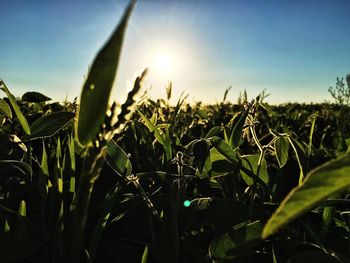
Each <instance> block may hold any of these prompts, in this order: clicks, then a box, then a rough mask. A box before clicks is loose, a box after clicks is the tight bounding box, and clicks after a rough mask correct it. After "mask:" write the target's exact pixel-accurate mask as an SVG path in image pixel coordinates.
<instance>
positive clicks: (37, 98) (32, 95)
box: [22, 91, 51, 102]
mask: <svg viewBox="0 0 350 263" xmlns="http://www.w3.org/2000/svg"><path fill="white" fill-rule="evenodd" d="M22 100H23V101H28V102H44V101H49V100H51V98H49V97H47V96H45V95H43V94H41V93H39V92H35V91H30V92H26V93H24V94H23V96H22Z"/></svg>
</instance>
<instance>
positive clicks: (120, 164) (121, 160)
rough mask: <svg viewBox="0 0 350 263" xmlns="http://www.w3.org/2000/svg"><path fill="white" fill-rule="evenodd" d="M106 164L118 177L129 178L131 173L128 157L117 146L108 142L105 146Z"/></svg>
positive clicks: (111, 141) (112, 142)
mask: <svg viewBox="0 0 350 263" xmlns="http://www.w3.org/2000/svg"><path fill="white" fill-rule="evenodd" d="M106 160H107V163H108V164H109V166H110V167H111V168H112V169H113V170H114V171H115V172H116V173H118V175H120V176H129V175H130V174H131V171H132V165H131V162H130V160H129V156H128V155H127V154H126V153H125V152H124V151H123V149H122V148H120V147H119V146H118V144H117V143H116V142H115V141H113V140H110V141H109V143H108V145H107V157H106Z"/></svg>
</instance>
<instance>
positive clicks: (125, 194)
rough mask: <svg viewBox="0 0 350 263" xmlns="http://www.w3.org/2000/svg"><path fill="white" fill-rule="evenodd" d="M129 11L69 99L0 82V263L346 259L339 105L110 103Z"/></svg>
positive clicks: (345, 116) (349, 174) (343, 122)
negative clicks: (18, 91) (55, 99)
mask: <svg viewBox="0 0 350 263" xmlns="http://www.w3.org/2000/svg"><path fill="white" fill-rule="evenodd" d="M132 8H133V3H132V4H130V5H129V7H128V8H127V10H126V11H125V14H124V16H123V18H122V20H121V22H120V23H119V25H118V26H117V28H116V30H115V31H114V32H113V34H112V36H111V37H110V39H109V40H108V41H107V42H106V44H105V45H104V46H103V47H102V49H101V50H100V51H99V53H98V54H97V56H96V58H95V60H94V62H93V64H92V66H91V69H90V72H89V74H88V77H87V78H86V81H85V83H84V86H83V90H82V94H81V97H80V99H79V105H78V104H77V102H76V101H73V102H64V103H51V99H50V98H48V97H46V96H45V95H43V94H40V93H37V92H27V93H26V94H24V95H23V96H22V98H21V99H16V98H15V97H14V96H13V95H12V94H11V92H10V90H9V88H8V87H7V86H6V83H5V82H4V81H2V80H1V82H0V87H1V89H2V91H4V94H5V95H6V97H5V98H3V99H0V142H1V147H0V262H72V263H73V262H74V263H77V262H140V263H146V262H148V263H150V262H156V263H158V262H159V263H163V262H170V263H172V262H173V263H177V262H274V263H279V262H310V261H313V262H348V260H349V256H350V246H349V244H350V242H349V237H350V217H349V216H350V213H349V207H350V200H349V197H350V192H349V188H350V156H349V151H350V150H349V149H350V148H349V145H350V136H349V134H350V133H349V131H350V122H349V118H350V115H349V107H348V106H347V105H344V103H338V104H314V105H302V104H286V105H280V106H271V105H268V104H267V103H265V102H264V98H265V94H264V93H262V94H260V95H259V96H257V97H256V98H254V99H251V100H248V98H247V96H246V95H245V96H243V97H242V98H241V100H240V101H239V103H237V104H231V103H229V102H227V101H226V95H227V92H228V91H227V92H226V93H225V96H224V100H223V101H222V102H220V103H217V104H216V105H204V104H202V103H197V104H194V105H191V104H187V103H186V102H185V97H180V98H179V100H178V103H177V105H175V106H171V105H170V104H169V99H170V98H171V90H172V86H171V83H170V84H169V86H168V87H167V98H166V99H159V100H157V101H153V100H150V99H147V98H143V99H136V98H137V95H138V93H139V91H140V89H141V86H142V81H143V80H144V78H145V77H146V74H147V70H145V71H144V72H142V73H141V75H140V76H139V77H137V78H136V80H135V83H134V87H133V88H132V90H131V91H130V93H129V94H128V97H127V99H126V102H125V103H124V104H122V105H121V106H119V105H118V104H117V103H113V104H112V105H108V102H109V94H110V90H111V87H112V85H113V81H114V78H115V72H116V69H117V67H118V58H119V56H120V50H121V46H122V41H123V36H124V31H125V29H126V27H127V21H128V18H129V16H130V14H131V10H132ZM95 105H98V107H95Z"/></svg>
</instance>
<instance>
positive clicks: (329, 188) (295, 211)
mask: <svg viewBox="0 0 350 263" xmlns="http://www.w3.org/2000/svg"><path fill="white" fill-rule="evenodd" d="M348 187H350V155H348V154H347V155H344V156H342V157H341V158H339V159H337V160H332V161H330V162H328V163H326V164H324V165H321V166H320V167H318V168H316V169H315V170H313V171H311V172H310V174H309V175H308V176H307V177H306V179H305V181H304V182H303V183H302V184H301V185H300V186H298V187H296V188H294V189H293V190H292V191H291V192H290V193H289V194H288V195H287V197H286V198H285V199H284V200H283V202H282V203H281V205H280V206H279V207H278V208H277V210H276V212H275V213H274V214H273V215H272V217H271V218H270V219H269V221H268V222H267V224H266V225H265V227H264V231H263V238H266V237H268V236H270V235H272V234H274V233H275V232H277V231H278V230H279V229H280V228H281V227H283V226H284V225H286V224H288V223H289V222H291V221H292V220H293V219H295V218H297V217H299V216H301V215H302V214H304V213H305V212H307V211H308V210H310V209H312V208H313V207H314V206H316V205H317V204H318V203H319V202H320V201H322V200H324V199H326V198H327V197H328V196H330V195H333V194H335V193H337V192H340V191H342V190H344V189H346V188H348Z"/></svg>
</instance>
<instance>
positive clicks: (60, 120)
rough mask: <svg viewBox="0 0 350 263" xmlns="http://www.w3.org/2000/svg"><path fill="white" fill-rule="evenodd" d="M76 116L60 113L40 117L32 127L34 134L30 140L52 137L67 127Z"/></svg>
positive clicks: (69, 113)
mask: <svg viewBox="0 0 350 263" xmlns="http://www.w3.org/2000/svg"><path fill="white" fill-rule="evenodd" d="M74 116H75V114H74V113H72V112H66V111H59V112H53V113H51V114H49V115H46V116H43V117H40V118H39V119H37V120H36V121H35V122H34V123H33V124H32V125H31V126H30V130H31V131H32V134H31V135H30V136H29V137H28V139H29V140H34V139H38V138H47V137H51V136H53V135H55V134H56V133H57V132H58V131H59V130H61V129H62V128H63V127H64V126H66V125H67V124H68V123H69V122H70V121H71V120H72V119H73V118H74Z"/></svg>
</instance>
